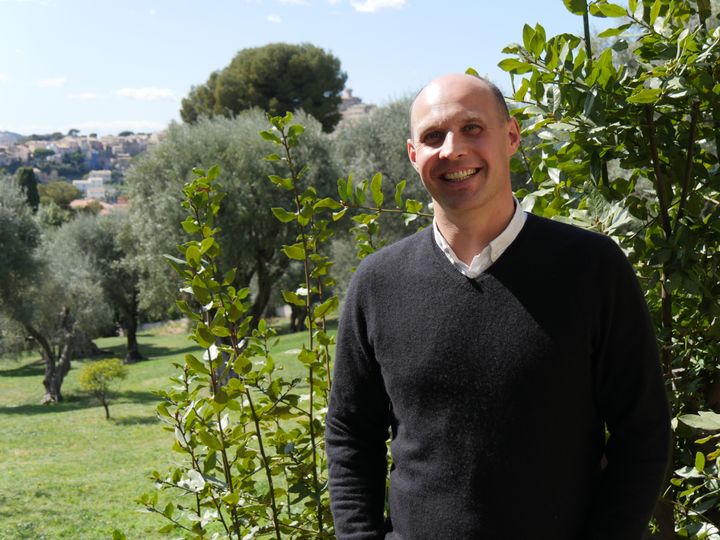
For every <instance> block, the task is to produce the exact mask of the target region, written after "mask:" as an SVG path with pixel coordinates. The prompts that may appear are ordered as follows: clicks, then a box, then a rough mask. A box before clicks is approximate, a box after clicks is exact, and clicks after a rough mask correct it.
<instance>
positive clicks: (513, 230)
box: [433, 197, 527, 279]
mask: <svg viewBox="0 0 720 540" xmlns="http://www.w3.org/2000/svg"><path fill="white" fill-rule="evenodd" d="M513 199H514V201H515V213H514V214H513V217H512V219H510V223H508V225H507V227H505V230H503V232H501V233H500V234H499V235H498V236H497V238H495V239H494V240H492V241H491V242H490V243H489V244H488V245H487V246H485V248H484V249H483V250H482V251H481V252H480V253H478V254H477V255H475V256H474V257H473V260H472V261H470V265H467V264H465V263H464V262H463V261H461V260H460V259H459V258H458V256H457V255H455V252H454V251H453V250H452V248H451V247H450V244H448V243H447V240H445V237H444V236H443V235H442V233H441V232H440V229H439V228H438V225H437V221H436V220H435V219H434V218H433V232H434V236H435V243H436V244H437V245H438V247H439V248H440V249H441V250H442V252H443V253H444V254H445V256H446V257H447V258H448V260H449V261H450V262H451V263H452V265H453V266H454V267H455V268H457V269H458V271H459V272H460V273H461V274H463V275H465V276H467V277H469V278H471V279H475V278H476V277H478V276H479V275H480V274H482V273H483V272H484V271H485V270H487V269H488V268H490V266H491V265H492V263H494V262H495V261H497V260H498V259H499V258H500V255H502V254H503V253H504V252H505V250H506V249H507V248H508V247H509V246H510V244H512V243H513V241H514V240H515V238H517V235H518V234H520V231H521V230H522V228H523V225H525V220H526V219H527V215H526V214H525V212H524V211H523V209H522V208H521V207H520V203H519V202H518V200H517V199H515V198H514V197H513Z"/></svg>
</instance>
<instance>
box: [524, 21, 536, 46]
mask: <svg viewBox="0 0 720 540" xmlns="http://www.w3.org/2000/svg"><path fill="white" fill-rule="evenodd" d="M533 37H535V30H533V28H532V26H530V25H529V24H525V25H524V26H523V46H524V47H525V48H526V49H527V50H528V51H532V50H533V47H532V38H533Z"/></svg>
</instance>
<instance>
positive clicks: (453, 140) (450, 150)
mask: <svg viewBox="0 0 720 540" xmlns="http://www.w3.org/2000/svg"><path fill="white" fill-rule="evenodd" d="M463 146H464V145H463V143H462V138H461V137H456V136H455V134H454V133H453V132H452V131H448V132H447V133H446V134H445V139H444V140H443V144H442V146H441V147H440V157H441V158H442V159H457V158H458V157H460V156H462V155H463V154H464V150H463Z"/></svg>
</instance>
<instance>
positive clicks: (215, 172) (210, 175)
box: [207, 163, 220, 180]
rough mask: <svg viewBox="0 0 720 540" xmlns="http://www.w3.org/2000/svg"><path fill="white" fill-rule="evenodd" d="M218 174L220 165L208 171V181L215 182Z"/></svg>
mask: <svg viewBox="0 0 720 540" xmlns="http://www.w3.org/2000/svg"><path fill="white" fill-rule="evenodd" d="M219 174H220V165H218V164H217V163H216V164H215V165H213V166H212V167H210V170H209V171H208V173H207V177H208V180H215V179H216V178H217V177H218V175H219Z"/></svg>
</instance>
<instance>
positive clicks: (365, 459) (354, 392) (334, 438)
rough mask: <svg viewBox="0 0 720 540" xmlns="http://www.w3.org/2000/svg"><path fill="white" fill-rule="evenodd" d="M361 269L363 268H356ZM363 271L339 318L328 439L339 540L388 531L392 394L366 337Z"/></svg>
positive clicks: (368, 536) (328, 415) (329, 466)
mask: <svg viewBox="0 0 720 540" xmlns="http://www.w3.org/2000/svg"><path fill="white" fill-rule="evenodd" d="M358 274H360V270H358ZM358 278H360V275H356V276H355V278H354V279H353V281H352V282H351V284H350V287H349V290H348V292H347V295H346V298H345V304H344V307H343V312H342V316H341V318H340V323H339V328H338V335H337V348H336V354H335V365H334V374H333V383H332V391H331V395H330V404H329V407H328V413H327V419H326V428H325V443H326V448H327V456H328V468H329V489H330V505H331V510H332V514H333V518H334V522H335V534H336V536H337V538H338V539H339V540H360V539H363V540H365V539H377V538H383V537H384V532H383V530H384V517H383V514H384V508H385V477H386V473H387V457H386V454H387V450H386V441H387V438H388V425H389V412H388V411H389V400H388V397H387V394H386V392H385V388H384V384H383V381H382V376H381V373H380V368H379V366H378V364H377V362H376V360H375V357H374V354H373V350H372V346H371V343H370V340H369V338H368V328H367V321H366V316H365V314H364V313H363V309H362V306H361V301H360V299H361V298H363V297H367V296H366V295H363V294H362V293H361V291H360V290H359V289H361V286H360V285H359V281H360V280H359V279H358Z"/></svg>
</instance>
